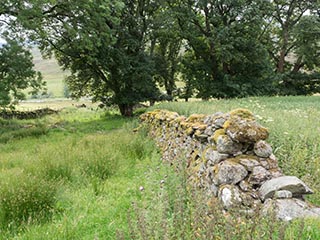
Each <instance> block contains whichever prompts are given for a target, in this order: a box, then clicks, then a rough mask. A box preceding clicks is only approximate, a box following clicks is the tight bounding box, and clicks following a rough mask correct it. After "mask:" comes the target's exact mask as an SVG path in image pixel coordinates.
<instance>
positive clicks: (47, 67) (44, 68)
mask: <svg viewBox="0 0 320 240" xmlns="http://www.w3.org/2000/svg"><path fill="white" fill-rule="evenodd" d="M32 55H33V63H34V65H35V67H34V69H35V70H36V71H40V72H41V74H42V76H43V79H44V81H46V83H47V89H48V90H47V93H48V96H49V97H50V98H62V97H64V94H63V90H64V78H65V77H66V76H68V74H69V73H68V71H62V69H61V68H60V67H59V65H58V63H57V60H56V59H55V58H54V57H52V58H50V59H44V58H43V57H42V56H41V53H40V51H39V49H38V48H33V49H32Z"/></svg>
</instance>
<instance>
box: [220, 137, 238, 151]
mask: <svg viewBox="0 0 320 240" xmlns="http://www.w3.org/2000/svg"><path fill="white" fill-rule="evenodd" d="M216 147H217V151H218V152H219V153H225V154H237V153H239V152H241V149H242V144H241V143H237V142H234V141H232V140H231V138H230V137H228V136H227V135H220V136H219V137H218V138H217V141H216Z"/></svg>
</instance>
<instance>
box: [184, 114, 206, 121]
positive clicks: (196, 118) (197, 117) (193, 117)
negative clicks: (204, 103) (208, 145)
mask: <svg viewBox="0 0 320 240" xmlns="http://www.w3.org/2000/svg"><path fill="white" fill-rule="evenodd" d="M205 117H206V115H204V114H192V115H190V116H189V117H188V118H187V121H188V122H192V123H195V122H203V120H204V118H205Z"/></svg>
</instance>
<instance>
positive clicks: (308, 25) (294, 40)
mask: <svg viewBox="0 0 320 240" xmlns="http://www.w3.org/2000/svg"><path fill="white" fill-rule="evenodd" d="M271 3H272V9H273V12H272V15H270V17H269V18H267V19H266V25H265V32H264V36H263V37H262V42H263V43H264V44H265V46H266V48H267V49H268V52H269V54H270V56H271V59H272V60H273V64H274V69H275V72H277V73H278V75H279V79H280V82H279V85H278V91H279V93H280V94H308V93H313V92H319V90H320V89H319V83H320V81H319V80H320V79H319V74H318V73H317V72H316V71H315V70H316V68H317V66H319V58H320V18H319V14H318V10H319V7H320V5H319V2H318V1H315V0H303V1H300V0H290V1H283V0H274V1H272V2H271Z"/></svg>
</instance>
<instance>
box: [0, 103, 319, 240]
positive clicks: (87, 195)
mask: <svg viewBox="0 0 320 240" xmlns="http://www.w3.org/2000/svg"><path fill="white" fill-rule="evenodd" d="M314 99H315V98H292V99H290V100H288V99H286V98H276V99H273V98H270V99H264V98H257V99H256V98H254V99H252V98H250V99H242V100H239V101H227V102H224V101H213V102H206V103H189V104H176V103H172V104H165V105H160V106H158V107H166V108H171V109H175V110H176V111H179V112H180V113H183V114H187V113H188V111H189V113H191V112H192V113H193V112H204V113H212V112H216V111H225V112H226V111H229V109H234V108H236V107H246V106H247V108H249V109H250V110H251V111H252V112H254V113H255V114H257V115H259V116H257V117H258V118H259V119H260V121H261V122H262V123H263V124H264V125H267V126H268V127H269V128H270V132H271V136H270V141H271V142H272V144H273V147H274V150H275V152H276V155H277V156H278V157H279V158H280V163H281V165H282V167H283V169H284V170H285V171H286V173H298V174H299V176H300V177H302V178H303V179H304V180H305V181H307V182H308V183H309V185H311V186H312V187H313V188H314V189H315V190H316V188H315V187H316V186H317V184H318V182H317V181H319V180H318V179H315V178H317V177H318V176H319V175H314V176H313V175H312V174H315V172H316V168H317V165H316V164H318V162H319V161H318V160H319V158H318V157H319V155H318V154H319V145H318V143H317V142H316V141H315V140H316V137H317V136H318V135H317V130H315V129H316V128H317V127H315V128H314V129H313V131H312V130H309V129H308V128H309V127H310V124H311V123H313V121H316V118H317V117H318V116H319V109H318V108H319V107H317V106H316V103H315V100H314ZM316 99H317V98H316ZM300 101H301V102H300ZM285 102H286V104H287V105H288V107H287V108H284V107H283V105H282V104H284V103H285ZM229 104H230V105H229ZM290 104H292V105H290ZM219 105H221V106H224V107H221V108H219ZM258 106H263V109H260V107H258ZM281 108H282V109H281ZM184 109H187V110H188V109H189V110H188V111H185V110H184ZM193 109H194V110H193ZM258 109H260V111H258ZM280 113H281V114H282V117H285V118H288V121H289V126H286V124H285V122H286V121H285V120H281V119H282V118H281V116H279V115H280ZM297 113H299V114H300V115H297ZM304 114H308V115H307V116H308V119H307V118H305V117H303V116H305V115H304ZM293 116H295V117H296V118H295V119H291V118H292V117H293ZM297 116H298V117H297ZM293 122H294V123H295V124H293ZM2 124H4V125H5V126H11V127H9V128H7V130H3V131H4V132H6V131H7V132H9V131H10V132H11V133H14V132H15V131H19V129H23V126H27V125H28V126H29V125H30V126H31V125H32V126H40V125H41V126H44V127H45V128H46V133H45V134H40V135H34V134H33V133H31V132H30V133H28V134H25V135H23V137H19V136H17V137H13V138H12V139H10V140H9V141H7V142H2V143H0V152H1V155H0V239H19V240H20V239H28V240H31V239H32V240H37V239H39V240H40V239H41V240H42V239H77V240H78V239H282V238H284V239H297V237H299V239H319V237H320V231H319V229H320V226H319V221H317V220H308V221H304V222H299V221H298V222H294V223H292V224H289V225H286V224H283V223H279V222H277V221H275V220H274V219H273V217H272V216H270V218H262V217H260V216H258V215H253V216H250V217H244V216H245V215H243V214H242V213H240V212H238V213H237V212H236V213H234V214H229V213H224V212H221V210H220V207H219V204H218V203H216V202H214V201H213V200H212V201H209V202H208V203H207V196H205V195H204V194H203V193H202V192H199V191H197V190H192V189H189V187H188V185H187V184H186V176H184V175H183V174H181V173H183V171H181V172H180V173H177V172H175V170H174V169H176V168H175V167H171V166H168V165H166V164H163V163H162V162H161V160H160V159H161V155H160V153H159V151H158V149H157V148H156V146H155V144H154V142H153V141H152V140H151V139H149V138H148V137H147V136H146V132H145V131H141V132H139V133H133V129H134V128H135V127H137V124H138V122H137V120H136V119H130V120H128V119H124V118H121V117H119V116H118V115H117V114H114V113H113V114H104V113H102V112H99V111H98V112H97V111H91V110H90V109H76V108H68V109H66V110H64V111H62V112H61V113H60V115H57V116H48V117H46V118H44V119H41V120H37V121H28V122H25V121H9V122H4V123H2ZM315 125H316V124H315ZM295 126H304V128H305V132H304V133H303V134H304V137H301V136H299V135H297V132H298V131H299V128H296V127H295ZM285 132H287V133H288V134H286V133H285ZM300 143H301V144H302V146H301V147H300ZM305 149H307V150H305ZM305 163H306V164H305ZM179 168H182V169H183V166H179ZM316 192H317V191H316ZM310 200H311V201H312V202H314V203H317V202H318V201H319V194H318V193H316V194H315V195H314V197H311V198H310Z"/></svg>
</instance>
